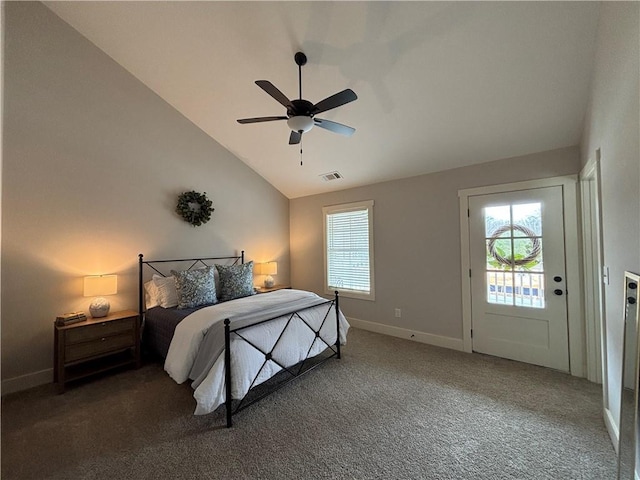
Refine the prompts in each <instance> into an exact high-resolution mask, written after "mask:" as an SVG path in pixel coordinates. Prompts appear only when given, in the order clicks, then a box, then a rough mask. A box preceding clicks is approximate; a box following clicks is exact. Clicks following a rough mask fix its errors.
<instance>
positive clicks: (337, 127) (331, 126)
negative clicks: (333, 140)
mask: <svg viewBox="0 0 640 480" xmlns="http://www.w3.org/2000/svg"><path fill="white" fill-rule="evenodd" d="M313 123H314V125H315V126H316V127H320V128H324V129H326V130H330V131H332V132H334V133H339V134H340V135H344V136H346V137H350V136H351V135H353V133H354V132H355V131H356V129H355V128H352V127H348V126H347V125H342V124H341V123H336V122H332V121H331V120H323V119H322V118H314V119H313Z"/></svg>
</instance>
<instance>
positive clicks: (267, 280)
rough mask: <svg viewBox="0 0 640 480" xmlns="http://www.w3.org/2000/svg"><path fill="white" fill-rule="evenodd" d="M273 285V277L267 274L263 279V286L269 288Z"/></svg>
mask: <svg viewBox="0 0 640 480" xmlns="http://www.w3.org/2000/svg"><path fill="white" fill-rule="evenodd" d="M274 285H275V282H274V280H273V277H272V276H271V275H267V278H265V279H264V286H265V287H266V288H271V287H273V286H274Z"/></svg>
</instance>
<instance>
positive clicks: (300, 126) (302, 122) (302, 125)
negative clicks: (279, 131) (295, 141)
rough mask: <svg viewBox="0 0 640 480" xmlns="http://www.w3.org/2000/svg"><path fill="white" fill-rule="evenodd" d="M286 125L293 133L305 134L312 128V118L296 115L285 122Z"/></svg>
mask: <svg viewBox="0 0 640 480" xmlns="http://www.w3.org/2000/svg"><path fill="white" fill-rule="evenodd" d="M287 125H289V128H290V129H291V130H293V131H294V132H302V133H307V132H308V131H309V130H311V129H312V128H313V118H311V117H307V116H305V115H296V116H294V117H291V118H290V119H289V120H287Z"/></svg>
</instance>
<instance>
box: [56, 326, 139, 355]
mask: <svg viewBox="0 0 640 480" xmlns="http://www.w3.org/2000/svg"><path fill="white" fill-rule="evenodd" d="M135 320H136V319H135V318H123V319H122V320H115V321H111V322H103V323H96V324H95V325H89V326H86V327H83V328H74V329H70V330H68V331H67V334H66V336H67V344H71V343H81V342H87V341H89V340H94V339H101V338H104V337H107V336H110V335H116V334H118V333H120V332H129V333H131V332H132V330H133V328H134V322H135ZM67 360H68V358H67Z"/></svg>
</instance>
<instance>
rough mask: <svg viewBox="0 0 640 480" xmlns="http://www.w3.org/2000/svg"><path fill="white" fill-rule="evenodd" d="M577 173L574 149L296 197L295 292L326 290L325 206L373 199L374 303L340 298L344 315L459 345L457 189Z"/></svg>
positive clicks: (293, 222) (293, 235)
mask: <svg viewBox="0 0 640 480" xmlns="http://www.w3.org/2000/svg"><path fill="white" fill-rule="evenodd" d="M579 167H580V156H579V151H578V149H577V148H576V147H572V148H565V149H560V150H554V151H550V152H543V153H538V154H534V155H527V156H523V157H518V158H510V159H504V160H498V161H495V162H490V163H486V164H483V165H476V166H472V167H465V168H458V169H453V170H447V171H445V172H440V173H434V174H430V175H423V176H419V177H413V178H408V179H404V180H396V181H391V182H384V183H379V184H375V185H370V186H367V187H361V188H354V189H349V190H344V191H340V192H334V193H328V194H321V195H314V196H309V197H303V198H297V199H293V200H291V205H290V210H291V264H292V270H291V279H292V282H293V286H294V288H302V289H308V290H312V291H315V292H317V293H321V292H322V291H323V284H322V283H323V245H322V221H323V217H322V207H323V206H325V205H334V204H340V203H347V202H354V201H358V200H374V202H375V204H374V207H373V208H374V211H373V216H374V227H373V229H374V249H375V258H374V268H375V280H376V292H375V293H376V300H375V301H367V300H355V299H349V298H343V299H341V307H343V309H344V311H345V315H347V316H349V317H353V318H356V319H360V320H367V321H371V322H376V323H380V324H385V325H390V326H395V327H400V328H405V329H409V330H415V331H418V332H422V333H428V334H433V335H439V336H444V337H451V338H456V339H462V300H461V296H462V292H461V278H460V217H459V206H458V205H459V204H458V190H460V189H464V188H472V187H480V186H486V185H495V184H501V183H509V182H517V181H523V180H531V179H538V178H548V177H553V176H561V175H568V174H575V173H577V172H578V170H579ZM395 308H400V309H401V310H402V317H401V318H395V317H394V309H395Z"/></svg>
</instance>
